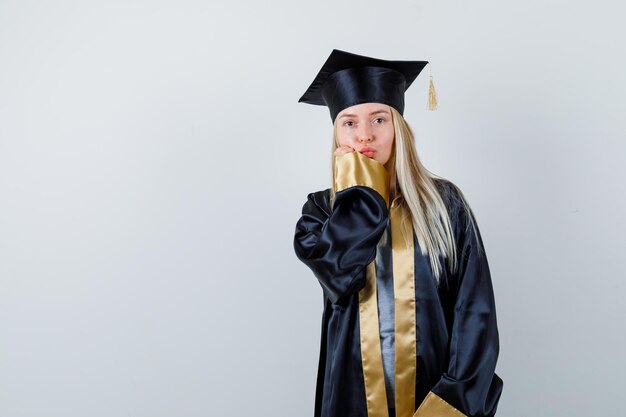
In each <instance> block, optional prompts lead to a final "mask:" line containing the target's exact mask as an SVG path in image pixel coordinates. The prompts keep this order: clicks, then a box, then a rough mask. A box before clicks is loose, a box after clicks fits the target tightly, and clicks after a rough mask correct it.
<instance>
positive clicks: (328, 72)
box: [298, 49, 437, 122]
mask: <svg viewBox="0 0 626 417" xmlns="http://www.w3.org/2000/svg"><path fill="white" fill-rule="evenodd" d="M426 64H428V61H386V60H383V59H377V58H370V57H367V56H363V55H356V54H352V53H350V52H345V51H340V50H338V49H333V51H332V52H331V54H330V56H329V57H328V59H327V60H326V62H325V63H324V65H323V66H322V69H321V70H320V72H319V73H318V74H317V76H316V77H315V79H314V80H313V82H312V83H311V85H310V86H309V88H308V89H307V90H306V92H305V93H304V95H303V96H302V97H300V100H298V103H308V104H317V105H322V106H328V108H329V110H330V117H331V119H332V120H333V122H334V121H335V117H337V114H339V112H340V111H341V110H343V109H345V108H348V107H350V106H354V105H356V104H360V103H368V102H375V103H384V104H388V105H389V106H391V107H393V108H394V109H396V110H397V111H398V112H399V113H400V114H403V113H404V92H405V91H406V90H407V89H408V88H409V87H410V86H411V83H412V82H413V80H415V78H417V76H418V74H419V73H420V71H422V69H423V68H424V67H425V66H426ZM430 90H431V91H430V94H431V98H430V100H431V104H430V105H429V107H430V108H431V110H432V109H434V108H436V106H437V104H436V96H434V87H433V86H432V78H431V87H430Z"/></svg>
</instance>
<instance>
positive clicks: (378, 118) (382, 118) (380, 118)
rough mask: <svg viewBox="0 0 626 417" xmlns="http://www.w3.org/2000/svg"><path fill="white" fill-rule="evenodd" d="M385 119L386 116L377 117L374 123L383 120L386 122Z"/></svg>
mask: <svg viewBox="0 0 626 417" xmlns="http://www.w3.org/2000/svg"><path fill="white" fill-rule="evenodd" d="M378 120H380V122H378ZM384 121H385V118H384V117H377V118H376V119H374V123H377V122H378V123H382V122H384Z"/></svg>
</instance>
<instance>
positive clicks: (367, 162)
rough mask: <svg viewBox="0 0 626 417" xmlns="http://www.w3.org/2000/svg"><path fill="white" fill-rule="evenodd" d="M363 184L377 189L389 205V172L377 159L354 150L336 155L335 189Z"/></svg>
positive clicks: (337, 190)
mask: <svg viewBox="0 0 626 417" xmlns="http://www.w3.org/2000/svg"><path fill="white" fill-rule="evenodd" d="M355 185H363V186H367V187H370V188H373V189H374V190H376V191H377V192H378V193H379V194H380V195H381V196H382V197H383V198H384V199H385V203H387V207H389V173H388V172H387V169H386V168H385V166H384V165H383V164H381V163H380V162H378V161H377V160H375V159H372V158H369V157H367V156H365V155H363V154H362V153H361V152H357V151H352V152H349V153H346V154H344V155H341V156H336V157H335V191H336V192H339V191H341V190H343V189H346V188H348V187H352V186H355Z"/></svg>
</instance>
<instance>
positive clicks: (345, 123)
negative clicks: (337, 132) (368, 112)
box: [343, 120, 354, 126]
mask: <svg viewBox="0 0 626 417" xmlns="http://www.w3.org/2000/svg"><path fill="white" fill-rule="evenodd" d="M353 124H354V122H353V121H352V120H346V121H345V122H343V125H344V126H352V125H353Z"/></svg>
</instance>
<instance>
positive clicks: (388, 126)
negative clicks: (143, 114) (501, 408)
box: [294, 50, 503, 417]
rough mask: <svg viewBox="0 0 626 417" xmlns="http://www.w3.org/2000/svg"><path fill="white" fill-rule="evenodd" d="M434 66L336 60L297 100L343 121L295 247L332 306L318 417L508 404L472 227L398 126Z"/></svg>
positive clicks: (470, 416) (428, 416) (470, 411)
mask: <svg viewBox="0 0 626 417" xmlns="http://www.w3.org/2000/svg"><path fill="white" fill-rule="evenodd" d="M426 64H427V62H425V61H384V60H380V59H375V58H370V57H364V56H361V55H356V54H351V53H347V52H344V51H339V50H333V52H332V53H331V55H330V57H329V58H328V60H327V61H326V63H325V64H324V66H323V67H322V69H321V71H320V72H319V74H318V76H317V77H316V79H315V80H314V81H313V83H312V84H311V86H310V87H309V89H308V90H307V92H306V93H305V94H304V95H303V96H302V98H301V99H300V101H301V102H306V103H311V104H318V105H327V106H328V107H329V109H330V113H331V119H332V121H333V155H332V156H333V160H332V169H333V172H332V185H331V187H330V188H327V189H325V190H321V191H317V192H313V193H310V194H308V197H307V201H306V203H305V204H304V206H303V208H302V215H301V217H300V219H299V220H298V222H297V224H296V228H295V229H296V230H295V236H294V249H295V253H296V255H297V257H298V258H299V259H300V260H301V261H302V262H304V264H306V265H307V266H308V267H309V268H310V269H311V270H312V272H313V274H314V275H315V276H316V278H317V279H318V281H319V283H320V284H321V287H322V292H323V296H324V310H323V316H322V340H321V346H320V357H319V368H318V378H317V390H316V396H315V416H316V417H366V416H367V417H463V416H465V417H485V416H494V415H495V412H496V408H497V404H498V401H499V398H500V395H501V393H502V387H503V382H502V379H501V378H500V377H499V376H498V375H497V374H496V373H495V367H496V362H497V358H498V353H499V341H498V339H499V338H498V328H497V320H496V309H495V299H494V294H493V288H492V282H491V276H490V272H489V266H488V263H487V257H486V254H485V252H484V247H483V242H482V238H481V236H480V232H479V229H478V226H477V224H476V220H475V218H474V215H473V212H472V210H471V208H470V207H469V205H468V203H467V201H466V200H465V198H464V196H463V193H462V192H461V191H460V190H459V188H458V187H457V186H456V185H454V184H453V183H452V182H450V181H448V180H445V179H443V178H440V177H435V176H434V175H432V174H431V173H430V172H429V171H428V170H427V169H426V168H424V166H423V165H422V164H421V163H420V160H419V158H418V156H417V152H416V149H415V141H414V136H413V133H412V131H411V129H410V127H409V125H408V124H407V122H406V121H405V119H404V117H403V115H402V113H403V111H404V92H405V91H406V89H407V88H408V86H409V85H410V84H411V83H412V81H413V80H414V79H415V78H416V77H417V75H418V74H419V72H420V71H421V69H422V68H423V67H424V66H425V65H426Z"/></svg>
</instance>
